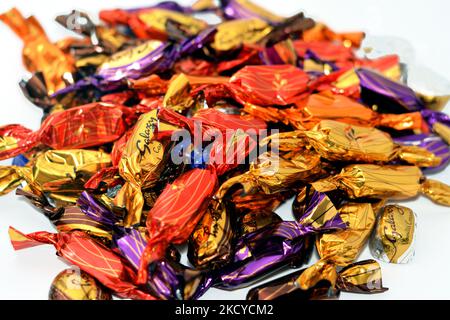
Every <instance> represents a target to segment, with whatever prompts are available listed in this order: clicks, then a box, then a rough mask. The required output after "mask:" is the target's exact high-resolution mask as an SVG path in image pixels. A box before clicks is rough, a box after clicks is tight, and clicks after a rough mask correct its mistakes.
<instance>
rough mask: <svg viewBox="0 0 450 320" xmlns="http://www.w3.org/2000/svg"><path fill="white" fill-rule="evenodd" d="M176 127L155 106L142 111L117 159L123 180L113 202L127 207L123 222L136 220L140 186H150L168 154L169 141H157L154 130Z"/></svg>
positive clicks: (140, 212) (140, 202)
mask: <svg viewBox="0 0 450 320" xmlns="http://www.w3.org/2000/svg"><path fill="white" fill-rule="evenodd" d="M177 128H178V127H175V126H172V125H171V124H168V123H166V122H162V121H160V120H159V118H158V110H153V111H151V112H149V113H146V114H144V115H142V116H141V117H140V118H139V120H138V122H137V123H136V125H135V127H134V130H133V133H132V135H131V137H130V139H129V140H128V141H127V144H126V146H125V148H124V150H123V154H122V156H121V160H120V162H119V172H120V175H121V176H122V177H123V179H124V180H125V181H126V183H125V184H124V185H123V187H122V188H121V189H120V191H119V193H118V194H117V196H116V198H115V203H116V205H117V206H119V207H120V206H122V207H125V208H126V209H127V217H126V218H125V221H124V223H125V226H131V225H133V224H136V223H139V222H140V220H141V214H142V208H143V205H144V199H143V197H142V192H141V189H145V188H150V187H152V186H153V185H154V184H155V183H156V182H157V181H158V179H159V175H160V173H161V171H162V169H163V166H164V164H165V161H166V160H167V158H168V156H169V155H170V153H168V152H166V148H168V143H169V142H170V141H168V142H167V141H158V140H157V139H155V137H154V135H155V132H158V133H159V134H162V133H163V132H165V131H166V132H167V131H169V132H172V131H174V130H176V129H177Z"/></svg>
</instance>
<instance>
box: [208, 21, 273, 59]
mask: <svg viewBox="0 0 450 320" xmlns="http://www.w3.org/2000/svg"><path fill="white" fill-rule="evenodd" d="M271 30H272V27H271V26H270V25H268V24H267V22H265V21H263V20H261V19H258V18H250V19H238V20H231V21H226V22H223V23H221V24H219V25H218V27H217V33H216V35H215V37H214V42H213V44H212V47H213V48H214V49H216V50H220V51H227V50H231V49H235V48H239V47H240V46H241V45H243V44H255V43H257V42H258V41H259V40H261V39H263V38H264V37H265V36H266V35H267V34H269V33H270V31H271Z"/></svg>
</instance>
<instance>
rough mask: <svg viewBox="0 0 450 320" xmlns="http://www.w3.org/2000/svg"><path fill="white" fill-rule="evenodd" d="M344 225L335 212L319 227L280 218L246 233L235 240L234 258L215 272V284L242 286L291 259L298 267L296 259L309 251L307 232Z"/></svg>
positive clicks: (328, 229)
mask: <svg viewBox="0 0 450 320" xmlns="http://www.w3.org/2000/svg"><path fill="white" fill-rule="evenodd" d="M324 214H325V212H324V213H323V214H322V215H324ZM319 216H320V215H319ZM317 218H319V217H317ZM314 221H317V219H315V220H314ZM345 228H346V225H345V223H344V222H343V221H342V219H341V218H340V217H339V215H337V214H336V215H334V216H333V217H332V218H330V219H329V220H327V221H325V222H324V223H323V224H322V225H321V226H318V227H314V226H313V225H311V224H299V223H298V222H294V221H283V222H280V223H278V224H275V225H269V226H267V227H265V228H262V229H259V230H257V231H255V232H252V233H248V234H246V235H244V236H243V237H242V238H240V239H239V240H238V241H237V243H236V245H235V248H236V251H235V254H234V259H233V261H232V262H231V263H230V264H229V265H227V266H225V267H224V268H223V269H221V270H218V271H217V272H216V274H215V279H214V286H215V287H218V288H221V289H235V288H239V287H245V286H248V285H250V284H251V283H252V282H253V281H256V280H260V279H261V277H263V276H267V275H268V274H270V273H271V272H274V271H276V270H278V269H280V268H282V267H285V266H287V265H289V264H293V263H294V262H295V266H300V264H299V263H298V262H299V259H300V258H301V257H303V256H306V255H307V253H308V249H309V248H308V247H309V246H308V242H309V240H310V239H309V236H310V235H313V234H316V233H319V232H326V231H331V230H336V229H345ZM302 262H304V261H302Z"/></svg>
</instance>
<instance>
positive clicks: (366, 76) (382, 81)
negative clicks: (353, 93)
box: [356, 69, 425, 113]
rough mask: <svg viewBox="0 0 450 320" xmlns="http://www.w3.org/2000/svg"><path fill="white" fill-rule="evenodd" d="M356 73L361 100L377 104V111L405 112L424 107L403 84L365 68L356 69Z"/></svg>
mask: <svg viewBox="0 0 450 320" xmlns="http://www.w3.org/2000/svg"><path fill="white" fill-rule="evenodd" d="M356 74H357V75H358V77H359V80H360V86H361V100H362V102H363V103H365V104H366V105H369V106H372V105H377V106H378V109H377V111H378V112H382V113H405V112H414V111H419V110H422V109H424V108H425V106H424V104H423V102H422V101H421V100H420V99H419V98H418V97H417V96H416V94H415V92H414V91H413V90H412V89H411V88H409V87H408V86H406V85H404V84H401V83H398V82H395V81H392V80H390V79H388V78H386V77H384V76H382V75H380V74H378V73H376V72H373V71H370V70H367V69H358V70H356Z"/></svg>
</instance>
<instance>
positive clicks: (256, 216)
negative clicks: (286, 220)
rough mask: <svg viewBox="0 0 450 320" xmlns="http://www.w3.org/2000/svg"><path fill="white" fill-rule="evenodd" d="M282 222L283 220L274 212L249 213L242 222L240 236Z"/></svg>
mask: <svg viewBox="0 0 450 320" xmlns="http://www.w3.org/2000/svg"><path fill="white" fill-rule="evenodd" d="M281 221H283V219H281V218H280V216H279V215H277V214H276V213H274V212H272V211H260V212H249V213H247V214H246V215H244V216H243V217H242V218H241V220H240V227H239V229H240V230H239V231H240V232H239V234H240V235H243V234H247V233H252V232H255V231H256V230H258V229H261V228H264V227H265V226H268V225H271V224H274V223H278V222H281Z"/></svg>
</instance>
